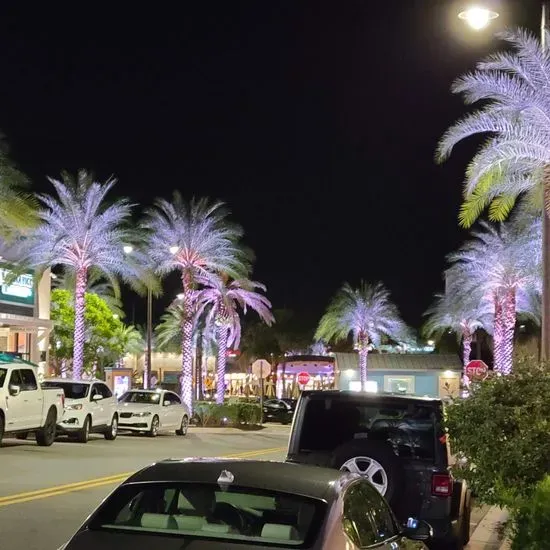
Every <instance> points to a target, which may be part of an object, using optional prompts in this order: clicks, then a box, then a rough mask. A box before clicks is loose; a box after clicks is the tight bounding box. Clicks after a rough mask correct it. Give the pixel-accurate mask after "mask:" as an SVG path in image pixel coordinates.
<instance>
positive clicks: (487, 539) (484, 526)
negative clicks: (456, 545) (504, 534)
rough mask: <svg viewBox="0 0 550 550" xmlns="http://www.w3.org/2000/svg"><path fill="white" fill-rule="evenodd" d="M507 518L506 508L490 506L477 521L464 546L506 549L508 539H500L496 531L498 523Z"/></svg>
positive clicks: (470, 548) (492, 549) (479, 549)
mask: <svg viewBox="0 0 550 550" xmlns="http://www.w3.org/2000/svg"><path fill="white" fill-rule="evenodd" d="M507 520H508V512H507V511H506V510H503V509H502V508H499V507H498V506H492V507H491V508H490V509H489V511H488V512H487V513H486V514H485V516H484V517H483V519H482V520H481V521H480V522H479V523H478V525H477V527H476V528H475V530H474V532H473V533H472V535H471V537H470V542H469V544H468V546H467V547H466V548H468V550H508V549H509V548H510V543H509V541H507V540H504V541H503V540H501V539H500V537H499V533H498V529H499V527H500V525H501V524H502V523H504V522H505V521H507Z"/></svg>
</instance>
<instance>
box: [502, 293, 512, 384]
mask: <svg viewBox="0 0 550 550" xmlns="http://www.w3.org/2000/svg"><path fill="white" fill-rule="evenodd" d="M502 325H503V339H502V371H501V372H502V374H510V373H511V372H512V368H513V362H514V336H515V330H516V291H515V289H512V290H509V291H507V292H506V295H505V296H504V301H503V304H502Z"/></svg>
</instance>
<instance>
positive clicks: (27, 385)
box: [19, 369, 38, 391]
mask: <svg viewBox="0 0 550 550" xmlns="http://www.w3.org/2000/svg"><path fill="white" fill-rule="evenodd" d="M19 372H20V373H21V381H22V383H21V391H34V390H37V389H38V384H37V382H36V376H35V375H34V372H33V371H32V370H31V369H21V370H20V371H19Z"/></svg>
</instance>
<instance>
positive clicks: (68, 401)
mask: <svg viewBox="0 0 550 550" xmlns="http://www.w3.org/2000/svg"><path fill="white" fill-rule="evenodd" d="M86 403H88V398H87V397H84V398H82V397H81V398H79V399H71V398H70V397H65V405H78V404H81V405H86Z"/></svg>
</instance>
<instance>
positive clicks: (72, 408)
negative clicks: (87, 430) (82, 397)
mask: <svg viewBox="0 0 550 550" xmlns="http://www.w3.org/2000/svg"><path fill="white" fill-rule="evenodd" d="M81 409H82V404H80V403H79V404H78V405H65V410H66V411H80V410H81Z"/></svg>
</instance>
